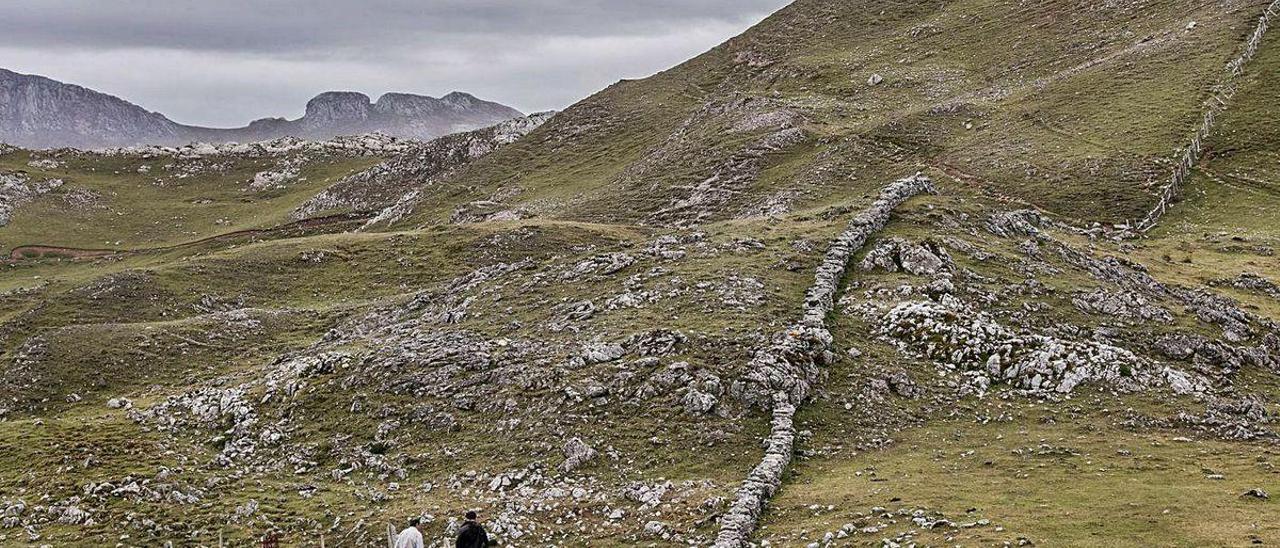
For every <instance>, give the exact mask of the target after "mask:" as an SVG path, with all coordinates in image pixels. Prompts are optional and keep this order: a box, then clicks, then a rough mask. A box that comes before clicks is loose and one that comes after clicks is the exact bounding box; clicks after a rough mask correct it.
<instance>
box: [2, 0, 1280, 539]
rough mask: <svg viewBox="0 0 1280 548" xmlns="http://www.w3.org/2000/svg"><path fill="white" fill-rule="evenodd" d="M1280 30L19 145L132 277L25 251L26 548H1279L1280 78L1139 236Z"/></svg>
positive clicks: (20, 310) (877, 31)
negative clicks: (476, 128)
mask: <svg viewBox="0 0 1280 548" xmlns="http://www.w3.org/2000/svg"><path fill="white" fill-rule="evenodd" d="M1255 4H1257V3H1252V2H1236V1H1231V2H1226V3H1220V4H1214V5H1212V6H1209V5H1205V6H1193V7H1190V8H1187V7H1186V6H1176V8H1177V9H1174V7H1170V6H1169V5H1165V4H1160V3H1154V2H1145V1H1126V2H1107V3H1103V4H1099V5H1091V6H1088V8H1089V9H1085V7H1084V6H1077V5H1075V4H1071V3H1068V2H1057V1H1055V2H1049V3H1018V2H998V3H996V4H991V3H981V2H978V3H975V2H961V3H958V4H947V5H945V6H942V5H939V6H934V5H924V4H918V5H917V4H913V5H910V6H908V5H905V4H902V3H893V2H881V3H878V4H877V3H872V4H870V5H869V4H867V3H866V2H853V1H847V2H846V1H843V0H841V1H823V2H817V1H810V0H802V1H800V2H797V3H796V4H795V5H794V6H792V7H790V8H788V9H787V10H784V11H783V12H781V13H779V14H778V15H777V16H775V17H772V18H770V19H768V20H767V21H765V22H764V23H762V25H761V26H760V27H758V28H757V29H755V30H753V31H751V32H749V33H748V34H747V35H745V36H744V37H742V38H740V39H737V40H734V41H732V42H730V43H729V44H726V45H725V46H724V47H722V48H718V49H717V50H715V51H712V52H709V53H708V54H707V55H704V56H701V57H699V58H697V59H694V60H691V61H690V62H689V63H687V64H685V65H682V66H680V67H677V68H675V69H673V70H671V71H666V72H663V73H661V74H658V75H655V76H654V77H652V78H650V79H646V80H644V81H638V82H621V83H619V84H617V85H615V86H611V87H610V88H608V89H607V90H604V91H602V92H601V93H600V94H597V95H595V96H593V97H591V98H589V99H587V100H585V101H583V102H582V103H579V104H577V105H574V106H572V107H570V108H569V109H566V111H564V112H562V113H559V114H556V115H554V116H552V117H550V118H548V119H545V120H533V121H527V122H522V123H518V124H516V126H515V127H509V128H506V129H502V128H497V129H495V130H492V131H488V132H479V133H476V134H473V135H471V136H470V137H459V139H457V140H454V141H441V142H438V143H435V144H434V145H432V144H427V145H419V144H412V143H402V142H399V141H392V140H387V139H382V138H353V139H348V140H341V141H339V142H337V143H336V144H335V143H329V144H315V143H301V142H284V141H282V142H276V143H266V144H259V145H244V146H242V147H232V148H225V147H224V148H220V147H213V148H211V149H206V148H205V147H202V146H193V147H181V148H172V149H162V148H154V149H151V148H149V149H143V150H132V151H114V152H112V153H107V154H86V153H82V152H78V151H46V152H39V153H32V152H29V151H23V150H3V151H0V173H4V174H5V176H8V177H10V178H12V179H14V180H17V179H19V178H20V179H21V181H22V182H21V185H22V186H23V188H28V187H29V185H31V184H35V183H33V182H39V181H46V180H51V179H59V180H62V181H63V185H62V186H60V187H58V188H53V189H50V190H49V191H48V192H46V193H43V194H39V195H35V196H31V197H30V199H27V198H24V199H23V200H24V201H23V202H22V204H21V205H20V206H19V207H17V208H16V209H14V210H13V211H14V213H13V215H12V218H11V221H10V223H9V225H7V226H5V227H4V228H3V229H0V240H3V242H4V243H5V245H6V246H10V247H12V246H17V245H24V244H33V243H43V244H46V245H49V246H65V247H79V248H84V249H87V250H101V249H103V248H106V249H130V250H133V252H132V253H122V254H111V255H107V256H102V255H98V256H91V255H81V256H80V257H81V258H80V259H77V260H72V259H70V258H61V259H60V258H58V257H57V256H56V255H55V254H47V255H44V256H40V257H32V258H27V259H22V260H15V261H11V262H10V263H7V264H6V265H5V267H4V268H5V272H6V276H4V277H0V511H2V512H3V517H2V518H0V519H2V521H0V544H4V543H11V544H12V543H17V544H21V543H29V544H34V545H40V544H45V543H48V544H54V545H60V544H71V545H75V544H86V543H88V544H116V543H119V544H123V545H163V544H164V543H166V542H170V541H171V542H173V543H174V544H175V545H182V544H191V545H212V544H214V543H215V542H216V541H217V538H218V537H219V535H222V536H223V537H224V538H225V539H226V540H227V541H229V542H237V543H245V542H251V541H255V540H257V539H258V538H260V537H261V536H263V535H265V534H267V533H268V532H275V533H278V534H280V535H282V537H283V538H284V540H285V541H286V542H287V543H297V544H308V545H309V544H316V543H317V541H318V539H319V538H320V537H321V536H322V535H323V537H324V538H325V539H326V542H327V543H329V544H332V545H368V544H376V543H379V542H381V540H382V538H384V536H385V532H386V527H387V525H388V524H391V523H397V524H398V523H401V522H403V520H404V518H406V517H407V516H421V517H423V518H424V519H425V522H426V524H427V531H428V533H429V535H428V536H429V537H430V538H431V539H433V541H443V540H444V539H447V537H448V535H449V532H450V531H451V530H452V528H453V527H455V526H456V523H457V521H456V518H457V516H458V515H459V514H460V512H461V511H463V510H465V509H468V508H475V509H478V510H480V512H481V513H482V515H483V516H484V518H485V519H486V523H487V524H488V525H489V527H490V529H491V531H492V532H493V533H494V536H495V537H497V538H498V539H500V540H501V541H502V542H503V543H505V544H508V545H522V546H524V545H549V544H562V545H577V544H581V543H582V542H583V540H584V539H589V540H590V541H592V542H593V543H595V544H599V545H636V544H653V545H674V544H681V545H708V544H712V543H713V542H715V541H716V540H717V538H721V539H722V540H724V541H725V542H726V543H728V544H734V543H739V542H741V541H742V540H743V537H745V538H746V541H747V542H750V543H756V544H759V545H764V544H765V543H766V542H767V543H769V544H770V545H774V546H778V545H787V546H790V545H801V546H813V545H816V546H820V547H821V546H828V545H830V546H835V545H866V544H872V545H881V546H894V545H900V546H906V545H911V544H913V543H915V544H917V545H922V544H930V545H942V544H947V545H953V544H965V545H970V544H979V545H989V544H990V545H1004V544H1006V543H1007V544H1008V545H1032V544H1037V545H1089V544H1096V543H1097V542H1098V539H1099V538H1108V539H1109V538H1123V539H1133V540H1132V541H1133V542H1135V543H1145V544H1175V545H1196V546H1199V545H1221V544H1250V543H1253V542H1255V541H1260V542H1263V543H1272V542H1276V541H1278V540H1280V537H1278V536H1277V535H1278V534H1280V531H1277V529H1276V526H1275V525H1274V523H1273V522H1274V520H1272V519H1271V518H1270V516H1271V515H1272V514H1274V511H1273V508H1272V506H1271V505H1272V504H1274V503H1273V502H1272V501H1271V500H1270V499H1269V498H1268V497H1269V496H1268V495H1266V493H1271V494H1272V495H1270V496H1274V493H1276V492H1278V491H1280V489H1278V488H1275V486H1274V480H1275V473H1274V466H1275V462H1274V461H1275V459H1274V454H1275V452H1276V447H1277V446H1276V443H1277V441H1276V439H1277V438H1276V432H1275V428H1276V423H1275V416H1276V412H1277V407H1276V406H1277V403H1278V402H1280V383H1278V381H1277V372H1278V370H1280V366H1278V364H1277V359H1278V358H1280V333H1277V325H1276V319H1277V318H1280V302H1278V301H1277V299H1276V298H1275V295H1274V294H1273V293H1274V292H1273V291H1272V290H1273V289H1274V282H1276V281H1277V277H1276V276H1275V275H1274V270H1275V269H1274V252H1273V250H1274V248H1275V246H1276V245H1277V243H1280V232H1277V231H1278V230H1280V228H1278V227H1277V225H1276V222H1275V215H1274V211H1275V207H1276V206H1277V196H1280V195H1277V194H1276V193H1274V192H1273V190H1274V189H1273V188H1271V187H1273V186H1274V181H1276V180H1280V179H1277V177H1280V173H1278V172H1277V168H1276V166H1277V165H1280V164H1277V163H1276V161H1275V160H1276V158H1275V156H1274V151H1275V147H1274V144H1275V142H1277V139H1275V137H1276V136H1277V133H1276V128H1275V127H1273V126H1274V124H1273V123H1271V122H1270V121H1271V120H1274V119H1275V117H1274V112H1273V110H1274V105H1275V101H1274V100H1273V99H1274V98H1273V97H1272V96H1271V95H1270V94H1269V91H1268V90H1273V89H1274V86H1271V85H1270V81H1269V80H1268V78H1269V75H1273V74H1275V71H1274V70H1272V69H1274V68H1276V67H1277V66H1280V49H1277V48H1272V47H1271V45H1272V44H1271V43H1270V42H1267V43H1266V44H1264V47H1262V48H1261V49H1260V51H1259V54H1258V55H1257V57H1256V58H1255V60H1254V63H1258V65H1257V67H1256V70H1255V68H1250V69H1248V70H1246V73H1245V74H1244V75H1243V76H1242V77H1241V80H1240V82H1239V89H1238V91H1237V93H1236V95H1235V96H1234V98H1233V106H1232V108H1231V109H1228V110H1227V111H1225V113H1224V114H1223V115H1222V116H1223V118H1222V119H1221V120H1219V123H1220V124H1221V126H1220V127H1221V128H1222V131H1221V132H1219V133H1218V134H1216V136H1215V137H1214V139H1216V140H1211V141H1212V142H1210V143H1209V145H1208V146H1209V149H1210V150H1213V151H1217V152H1216V153H1215V154H1210V155H1208V156H1206V158H1205V159H1204V160H1203V161H1202V163H1201V165H1200V166H1199V167H1198V168H1197V170H1195V171H1194V172H1193V174H1192V176H1191V178H1190V179H1189V180H1190V182H1189V183H1188V184H1189V185H1190V186H1189V187H1188V188H1189V189H1190V190H1189V191H1188V192H1187V193H1186V194H1185V196H1184V200H1183V201H1182V202H1179V203H1177V204H1175V206H1174V208H1173V209H1172V210H1170V212H1169V213H1168V214H1167V215H1166V216H1165V217H1163V218H1162V220H1161V224H1160V225H1159V226H1158V227H1157V228H1156V229H1155V230H1154V231H1152V232H1150V233H1149V234H1147V235H1146V236H1145V237H1143V238H1141V239H1127V240H1126V239H1116V237H1117V236H1119V235H1122V234H1123V233H1124V228H1123V226H1124V224H1125V221H1127V220H1131V219H1132V214H1133V213H1134V212H1141V211H1144V210H1145V209H1146V208H1147V207H1148V206H1150V204H1151V203H1152V202H1153V200H1154V199H1155V194H1156V189H1157V186H1158V182H1160V181H1163V180H1164V178H1165V175H1166V173H1165V171H1166V169H1167V168H1169V167H1170V165H1169V161H1170V158H1168V154H1169V151H1170V150H1172V149H1173V147H1175V146H1178V145H1177V144H1178V143H1181V142H1182V140H1183V138H1184V137H1185V135H1184V133H1185V131H1184V130H1191V131H1194V127H1193V126H1194V125H1195V124H1196V123H1198V122H1197V120H1198V119H1199V117H1200V110H1199V109H1200V106H1201V105H1199V104H1198V103H1199V96H1198V95H1197V94H1198V93H1199V92H1200V91H1202V90H1203V89H1204V86H1205V83H1206V82H1209V81H1212V77H1213V76H1214V75H1216V74H1218V73H1219V72H1220V71H1221V70H1222V65H1223V63H1224V62H1225V60H1226V59H1230V58H1232V57H1233V56H1234V55H1235V53H1236V52H1235V51H1234V50H1235V47H1236V45H1237V43H1238V41H1239V39H1240V36H1239V34H1240V29H1244V28H1246V27H1248V26H1249V25H1252V24H1253V23H1254V22H1255V21H1256V17H1257V14H1258V10H1259V9H1261V6H1260V5H1255ZM1189 20H1194V22H1195V23H1196V24H1195V25H1190V24H1189ZM1081 29H1088V40H1087V41H1084V42H1082V41H1081V40H1080V39H1079V37H1080V34H1079V33H1080V32H1081ZM1268 40H1270V38H1269V39H1268ZM974 59H980V60H982V62H981V63H980V64H978V65H975V64H974V62H973V60H974ZM1252 66H1253V65H1251V67H1252ZM1174 67H1176V69H1175V68H1174ZM534 125H537V127H536V128H535V127H533V126H534ZM520 135H523V136H520ZM342 143H346V144H345V145H344V144H342ZM347 145H350V146H347ZM473 147H474V148H473ZM437 153H440V154H444V157H436V156H433V155H434V154H437ZM916 172H921V178H919V179H918V178H907V179H905V181H907V182H906V183H901V184H903V185H906V186H895V185H891V184H890V183H891V182H892V181H899V180H904V179H903V178H904V177H906V176H909V175H910V174H912V173H916ZM923 178H927V179H928V180H929V181H931V182H932V187H933V189H934V190H935V191H936V194H926V193H919V192H918V191H919V190H922V188H914V187H912V184H913V183H910V181H917V182H919V181H921V180H924V179H923ZM886 185H889V190H890V191H891V192H890V196H888V197H887V198H886V197H884V196H882V194H881V193H882V192H883V191H885V187H886ZM908 187H912V188H914V191H912V192H903V193H898V192H896V191H895V190H894V189H897V190H904V189H906V188H908ZM15 188H16V187H15ZM29 194H30V193H24V194H23V196H28V195H29ZM877 199H880V200H879V201H877ZM890 209H891V210H892V214H891V215H888V214H886V213H887V212H888V210H890ZM351 210H359V211H356V213H359V214H360V215H357V217H358V218H352V217H341V216H339V217H332V216H330V214H333V213H339V214H340V213H348V212H351ZM375 211H376V213H375ZM318 215H323V216H325V217H324V218H323V219H328V220H325V221H324V222H321V221H320V220H317V218H316V217H315V216H318ZM299 217H301V219H300V220H299ZM334 219H336V221H335V220H334ZM295 221H296V222H295ZM289 223H294V224H289ZM280 225H284V227H285V228H283V229H280V230H261V229H263V228H264V227H273V226H280ZM1116 225H1120V227H1117V226H1116ZM50 227H53V228H52V229H51V228H50ZM227 233H231V234H232V235H231V236H230V237H224V238H212V239H209V238H210V237H213V236H217V235H219V234H227ZM179 244H180V245H179ZM753 470H759V471H761V473H760V474H757V475H752V471H753ZM744 480H746V481H747V483H746V484H744ZM1260 494H1261V495H1260ZM743 495H748V496H746V497H744V496H743ZM751 495H754V498H751ZM768 495H772V496H771V497H770V496H768ZM766 499H768V500H766ZM743 501H745V503H744V502H743ZM723 531H729V532H730V533H737V536H736V537H735V536H734V535H733V534H730V535H729V537H728V538H726V537H725V536H724V535H723V534H722V532H723ZM748 531H750V534H749V535H747V534H746V533H748Z"/></svg>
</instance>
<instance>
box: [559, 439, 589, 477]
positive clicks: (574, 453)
mask: <svg viewBox="0 0 1280 548" xmlns="http://www.w3.org/2000/svg"><path fill="white" fill-rule="evenodd" d="M563 452H564V462H563V463H561V464H560V471H561V472H565V473H569V472H572V471H574V470H576V469H578V467H580V466H582V465H583V464H586V463H587V462H589V461H590V460H591V459H594V458H595V457H596V450H595V449H592V448H591V446H589V445H587V444H586V442H584V441H582V439H580V438H573V439H571V440H569V441H568V443H565V444H564V449H563Z"/></svg>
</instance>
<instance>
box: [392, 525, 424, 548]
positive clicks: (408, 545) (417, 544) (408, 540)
mask: <svg viewBox="0 0 1280 548" xmlns="http://www.w3.org/2000/svg"><path fill="white" fill-rule="evenodd" d="M420 523H421V520H419V519H418V518H412V519H410V520H409V526H408V527H405V528H404V530H403V531H400V534H399V535H396V548H422V531H419V530H418V524H420Z"/></svg>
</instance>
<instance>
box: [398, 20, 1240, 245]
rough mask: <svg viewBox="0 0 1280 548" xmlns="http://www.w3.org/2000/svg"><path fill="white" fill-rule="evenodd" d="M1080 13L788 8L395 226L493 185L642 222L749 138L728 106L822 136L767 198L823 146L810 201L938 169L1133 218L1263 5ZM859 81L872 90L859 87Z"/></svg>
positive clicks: (539, 203)
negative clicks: (784, 119)
mask: <svg viewBox="0 0 1280 548" xmlns="http://www.w3.org/2000/svg"><path fill="white" fill-rule="evenodd" d="M1085 4H1086V3H1082V2H1074V1H1068V0H1057V1H1054V2H1048V3H1037V4H1034V5H1033V4H1026V3H1018V2H1007V1H997V0H967V1H964V2H955V3H949V4H945V5H943V4H941V3H933V2H926V3H903V2H892V1H882V2H872V3H870V4H867V3H865V2H857V3H851V2H809V1H801V2H797V3H796V4H794V5H792V6H790V7H788V8H786V9H784V10H783V11H782V12H780V13H779V14H777V15H775V16H774V17H772V18H770V19H768V20H766V21H765V22H764V23H762V24H761V25H759V26H758V27H756V28H753V29H752V30H750V31H748V32H747V33H745V34H744V35H743V36H741V37H738V38H735V39H734V40H731V41H730V42H728V43H727V44H725V45H723V46H721V47H718V48H716V49H714V50H712V51H710V52H708V53H706V54H703V55H701V56H699V57H697V58H695V59H693V60H691V61H689V62H687V63H685V64H682V65H680V66H678V67H675V68H673V69H671V70H669V71H666V72H663V73H659V74H657V75H655V76H653V77H651V78H648V79H645V80H641V81H629V82H621V83H619V84H615V85H614V86H611V87H610V88H608V89H606V90H604V91H602V92H600V93H598V94H596V95H594V96H592V97H590V98H588V99H587V100H585V101H583V102H582V103H580V104H578V105H575V106H574V107H571V108H570V109H567V110H566V111H565V112H564V113H562V114H560V115H559V116H557V117H556V119H555V120H553V121H552V122H551V123H550V124H548V125H547V126H546V127H544V128H542V129H541V130H540V131H538V132H535V133H534V135H533V136H532V137H531V138H530V139H527V140H525V141H524V142H523V143H521V144H518V145H517V146H515V147H512V148H511V149H510V150H506V151H502V152H499V153H498V154H495V155H493V156H492V157H490V158H487V159H486V160H484V161H482V162H478V163H477V164H476V165H474V166H472V167H471V168H469V169H467V170H465V171H464V173H463V175H462V176H461V177H459V178H458V179H457V180H456V184H455V185H454V186H453V189H454V191H453V192H451V193H442V194H441V195H439V196H437V197H436V198H434V200H435V201H434V203H433V206H434V207H425V208H422V209H421V210H420V211H419V212H418V214H417V215H416V216H415V217H414V218H412V219H410V220H409V221H407V226H413V225H414V224H421V223H424V222H431V220H432V219H439V218H440V217H441V215H442V214H443V213H447V212H448V211H451V209H452V205H453V204H456V203H458V202H460V201H464V200H472V199H486V198H487V197H488V196H490V195H491V194H493V193H494V192H495V191H496V190H497V189H498V188H508V189H510V188H519V189H523V191H524V193H523V194H521V195H520V196H518V197H517V198H515V199H514V202H516V203H518V204H523V205H528V206H531V207H533V208H534V209H535V210H537V211H539V212H541V213H543V214H546V215H551V216H556V217H562V218H573V219H590V220H608V221H634V220H637V219H640V218H643V215H645V214H646V213H649V212H652V211H654V210H655V209H657V208H658V207H660V206H661V205H662V203H663V195H664V194H667V193H671V192H677V191H679V189H681V188H683V187H688V186H691V185H694V184H696V183H697V182H699V181H701V180H702V179H704V178H705V177H707V176H708V175H709V174H710V173H711V172H712V169H713V168H714V166H715V165H716V161H718V160H717V159H722V158H726V157H727V156H728V155H729V154H731V153H732V152H733V151H735V150H737V149H738V148H739V147H740V146H741V142H742V140H743V139H745V138H747V137H748V136H745V135H739V134H735V133H732V132H725V131H719V130H717V129H716V126H714V125H705V127H703V125H702V124H711V123H712V122H710V121H707V120H705V119H703V118H700V117H699V116H700V115H698V114H695V113H696V112H697V110H698V109H699V108H700V107H702V106H703V105H704V104H708V103H709V104H723V103H724V102H728V101H731V100H733V99H735V98H741V97H757V98H768V99H770V100H775V101H778V102H779V103H780V104H781V105H784V106H785V108H787V109H790V110H793V111H796V112H799V113H801V114H803V115H805V117H806V119H807V120H808V124H806V125H805V129H806V130H807V131H808V132H809V133H810V135H811V138H812V139H816V141H814V140H811V141H808V142H806V143H804V144H802V145H799V146H794V147H791V148H788V149H785V150H783V151H781V152H780V153H777V154H774V155H772V156H771V158H770V159H769V160H768V161H767V165H768V166H773V167H774V171H773V172H772V173H771V174H770V175H769V177H766V178H764V180H763V181H762V182H761V183H760V184H759V185H758V186H757V187H756V188H753V189H752V190H751V191H750V192H748V195H749V196H750V197H756V198H759V197H761V196H763V195H764V194H765V192H767V191H769V190H771V189H774V188H776V187H778V186H781V185H778V184H770V183H769V181H784V182H786V183H789V184H790V187H791V188H797V187H803V186H804V185H805V184H806V183H809V182H810V181H809V179H811V178H812V177H810V174H807V173H806V171H805V169H806V168H809V167H812V166H813V165H814V163H813V162H812V161H811V159H812V158H813V157H814V156H815V154H816V153H817V152H819V151H824V150H828V151H839V152H840V154H838V156H839V157H840V158H839V161H838V162H837V163H836V165H835V166H833V169H834V172H833V173H832V174H831V175H830V176H827V177H819V178H817V180H816V182H814V184H816V185H817V188H815V189H812V190H813V191H812V192H810V193H809V196H807V198H806V200H807V202H808V203H823V202H826V203H829V202H830V201H832V200H839V199H840V198H841V196H850V195H858V194H862V193H866V192H867V191H868V190H869V189H870V187H864V186H862V185H858V184H855V186H854V187H853V188H850V187H848V185H849V181H850V180H851V179H852V180H863V181H865V180H866V179H865V178H861V179H859V178H860V177H865V175H866V174H868V173H876V174H881V175H891V174H902V173H910V172H911V171H914V170H916V169H920V168H923V167H926V166H929V165H934V164H939V163H945V164H947V165H950V166H953V167H955V168H956V169H961V170H963V171H964V172H966V173H968V174H970V175H972V176H973V177H974V178H975V179H977V180H979V181H982V183H983V184H984V185H985V186H987V187H989V188H990V189H991V190H993V191H996V192H1000V193H1004V194H1010V195H1013V196H1017V197H1020V198H1022V199H1025V200H1028V201H1032V202H1034V203H1036V204H1038V205H1041V206H1043V207H1044V208H1045V209H1047V210H1049V211H1052V212H1055V213H1059V214H1061V215H1066V216H1069V217H1073V218H1077V219H1082V220H1104V221H1120V220H1124V219H1126V218H1131V217H1134V216H1135V215H1137V214H1138V213H1139V212H1141V211H1143V210H1144V208H1145V207H1147V206H1149V204H1150V203H1151V201H1152V192H1153V190H1154V185H1157V184H1159V182H1161V181H1162V180H1163V178H1164V176H1165V171H1166V168H1165V167H1164V162H1165V161H1166V160H1167V159H1168V158H1169V157H1171V155H1172V153H1173V151H1174V150H1175V148H1176V147H1177V146H1178V145H1179V144H1180V143H1181V141H1183V140H1184V139H1185V138H1186V136H1187V135H1189V133H1190V131H1191V129H1193V127H1194V126H1195V124H1197V123H1198V120H1199V116H1198V112H1199V105H1200V103H1201V101H1202V100H1203V99H1204V98H1205V97H1207V95H1208V90H1209V87H1210V86H1211V85H1212V84H1213V83H1214V82H1215V81H1216V79H1217V78H1218V77H1219V76H1220V75H1221V74H1222V72H1223V70H1222V67H1224V66H1225V64H1226V62H1227V61H1228V60H1229V59H1231V58H1232V57H1233V56H1234V55H1235V53H1236V49H1237V47H1238V45H1239V43H1240V41H1241V40H1242V38H1243V36H1244V34H1245V33H1246V32H1247V29H1248V28H1250V27H1251V24H1252V22H1253V19H1254V18H1255V17H1256V15H1257V13H1258V10H1259V9H1260V6H1261V5H1262V4H1261V3H1260V2H1244V1H1241V2H1229V3H1226V4H1224V5H1220V4H1214V3H1196V4H1194V5H1191V6H1182V5H1179V6H1176V7H1175V6H1173V5H1172V4H1169V3H1164V2H1155V1H1146V2H1132V3H1112V4H1106V5H1102V6H1099V5H1095V3H1087V4H1088V5H1085ZM1192 21H1195V22H1196V23H1197V25H1196V26H1195V28H1194V30H1185V27H1186V26H1187V24H1188V23H1189V22H1192ZM748 54H750V55H755V56H758V57H760V58H763V59H766V60H768V61H770V62H772V64H770V65H769V66H768V67H766V68H752V67H750V66H748V65H747V64H746V63H743V62H740V57H739V56H740V55H748ZM873 73H875V74H881V75H882V76H884V77H885V81H884V83H882V84H880V85H878V86H869V85H867V84H866V80H867V78H868V77H869V76H870V75H871V74H873ZM1055 75H1057V76H1055ZM938 105H947V108H944V109H942V110H938V109H935V107H937V106H938ZM704 118H705V117H704ZM685 120H692V121H693V122H694V125H693V126H692V127H686V132H688V133H690V134H694V135H697V136H698V138H697V139H695V140H694V141H695V142H696V147H697V148H696V149H688V150H684V149H677V152H678V153H677V154H673V155H671V156H672V157H670V158H666V159H664V160H663V163H662V164H661V165H662V166H663V168H662V169H661V170H656V171H654V172H653V173H652V174H651V175H648V176H646V177H645V178H644V179H643V180H642V181H638V182H632V183H630V184H628V183H626V182H625V178H622V177H621V176H622V174H623V173H624V171H625V170H626V168H627V167H628V166H632V165H634V164H635V163H636V162H638V161H639V160H640V159H641V158H643V157H645V156H646V155H647V154H648V153H650V152H652V151H655V150H657V149H658V148H659V147H660V145H661V143H663V142H664V140H665V139H666V138H667V136H668V135H670V134H672V132H673V131H674V130H675V128H677V127H680V124H681V123H682V122H683V121H685ZM700 127H701V128H703V129H704V130H705V131H703V132H702V133H699V131H700V129H699V128H700ZM566 135H568V137H566ZM850 147H856V148H854V149H853V150H852V151H849V150H848V148H850ZM746 200H747V198H740V201H746ZM734 203H740V202H734ZM619 206H621V207H619Z"/></svg>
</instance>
